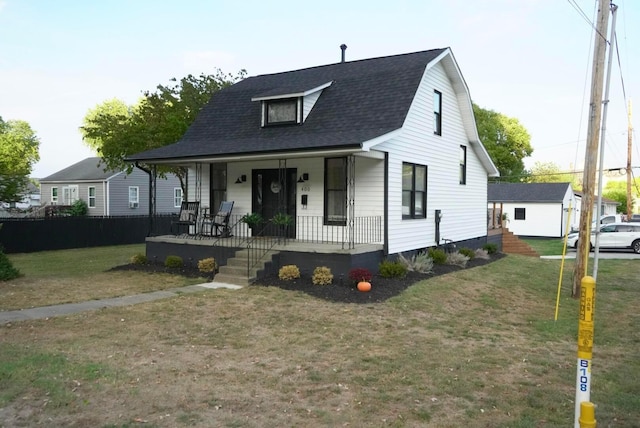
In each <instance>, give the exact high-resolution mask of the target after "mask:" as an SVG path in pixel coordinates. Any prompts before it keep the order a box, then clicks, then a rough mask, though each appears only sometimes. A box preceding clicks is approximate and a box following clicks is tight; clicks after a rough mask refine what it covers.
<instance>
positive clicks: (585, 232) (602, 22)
mask: <svg viewBox="0 0 640 428" xmlns="http://www.w3.org/2000/svg"><path fill="white" fill-rule="evenodd" d="M608 24H609V0H598V20H597V23H596V34H595V43H594V52H593V65H592V69H591V101H590V103H589V126H588V128H587V148H586V151H585V160H584V172H583V178H582V183H583V184H582V185H583V195H582V209H581V212H580V235H579V236H578V252H577V254H576V262H575V265H574V270H573V287H572V292H571V296H572V297H574V298H578V297H580V283H581V281H582V278H583V277H584V276H585V272H586V268H587V264H588V263H587V262H588V260H589V250H590V246H591V218H592V213H593V203H594V195H595V184H596V172H597V168H596V167H597V159H598V143H599V138H598V131H599V129H600V122H601V119H602V91H603V86H604V71H605V70H604V68H605V67H604V60H605V53H606V50H607V40H606V36H605V34H606V32H607V27H608ZM597 210H598V214H599V213H600V207H598V208H597ZM598 218H599V215H598Z"/></svg>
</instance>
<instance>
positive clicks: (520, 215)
mask: <svg viewBox="0 0 640 428" xmlns="http://www.w3.org/2000/svg"><path fill="white" fill-rule="evenodd" d="M526 210H527V209H526V208H516V209H515V212H514V213H513V218H514V219H515V220H526V217H527V211H526Z"/></svg>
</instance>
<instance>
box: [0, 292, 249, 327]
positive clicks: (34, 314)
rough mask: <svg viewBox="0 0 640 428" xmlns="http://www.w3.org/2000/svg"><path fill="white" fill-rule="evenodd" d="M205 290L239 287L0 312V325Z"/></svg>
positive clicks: (141, 295)
mask: <svg viewBox="0 0 640 428" xmlns="http://www.w3.org/2000/svg"><path fill="white" fill-rule="evenodd" d="M207 288H229V289H232V290H237V289H239V288H242V287H240V286H239V285H233V284H224V283H217V282H207V283H204V284H197V285H189V286H186V287H179V288H170V289H168V290H162V291H154V292H152V293H144V294H134V295H132V296H122V297H112V298H109V299H101V300H89V301H87V302H79V303H66V304H64V305H53V306H42V307H39V308H30V309H20V310H17V311H0V324H6V323H10V322H14V321H26V320H36V319H45V318H52V317H57V316H61V315H69V314H75V313H78V312H84V311H91V310H95V309H103V308H111V307H115V306H129V305H135V304H137V303H145V302H151V301H154V300H159V299H166V298H168V297H175V296H179V295H180V294H184V293H197V292H199V291H203V290H205V289H207Z"/></svg>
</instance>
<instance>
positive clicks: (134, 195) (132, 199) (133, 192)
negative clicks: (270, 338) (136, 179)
mask: <svg viewBox="0 0 640 428" xmlns="http://www.w3.org/2000/svg"><path fill="white" fill-rule="evenodd" d="M139 195H140V188H139V187H138V186H129V208H138V205H139V204H140V199H139Z"/></svg>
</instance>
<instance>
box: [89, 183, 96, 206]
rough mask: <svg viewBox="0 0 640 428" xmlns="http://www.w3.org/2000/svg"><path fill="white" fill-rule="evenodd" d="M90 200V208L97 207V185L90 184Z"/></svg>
mask: <svg viewBox="0 0 640 428" xmlns="http://www.w3.org/2000/svg"><path fill="white" fill-rule="evenodd" d="M88 201H89V208H95V207H96V188H95V186H89V191H88Z"/></svg>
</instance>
